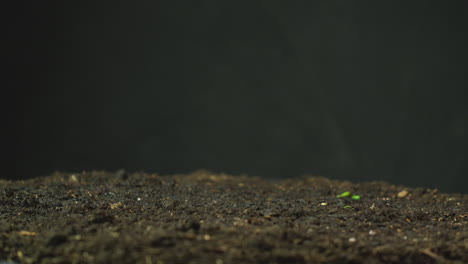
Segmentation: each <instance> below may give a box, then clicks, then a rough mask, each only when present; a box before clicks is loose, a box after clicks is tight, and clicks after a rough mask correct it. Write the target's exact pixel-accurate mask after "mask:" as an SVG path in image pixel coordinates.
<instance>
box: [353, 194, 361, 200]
mask: <svg viewBox="0 0 468 264" xmlns="http://www.w3.org/2000/svg"><path fill="white" fill-rule="evenodd" d="M351 199H353V200H359V199H361V196H360V195H353V196H351Z"/></svg>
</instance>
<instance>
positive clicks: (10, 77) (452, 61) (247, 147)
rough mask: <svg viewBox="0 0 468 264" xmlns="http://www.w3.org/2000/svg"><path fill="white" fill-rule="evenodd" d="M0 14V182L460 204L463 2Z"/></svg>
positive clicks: (192, 4) (212, 4) (52, 6)
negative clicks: (65, 180)
mask: <svg viewBox="0 0 468 264" xmlns="http://www.w3.org/2000/svg"><path fill="white" fill-rule="evenodd" d="M11 2H15V3H14V4H10V5H11V6H8V7H7V6H4V7H3V12H5V14H4V15H5V16H4V18H6V19H5V20H6V21H5V23H3V24H4V25H6V28H5V29H4V30H3V34H2V36H3V37H2V38H4V40H6V41H4V42H6V43H7V44H9V46H8V48H6V49H5V50H4V53H5V54H7V56H6V59H5V61H4V62H6V64H7V66H8V68H9V69H8V70H7V71H5V72H4V73H5V75H6V76H5V77H6V78H4V81H3V83H4V85H5V86H4V88H5V87H6V88H8V92H7V91H6V89H5V90H4V92H3V95H2V96H1V97H2V102H3V103H2V106H1V107H2V109H1V111H2V113H3V122H2V123H3V128H2V135H3V136H2V138H3V139H4V144H3V147H2V154H3V156H4V157H3V161H4V164H5V171H4V172H3V173H2V175H1V178H7V179H23V178H28V177H34V176H40V175H45V174H49V173H51V172H53V171H55V170H60V171H82V170H92V169H105V170H117V169H121V168H123V169H126V170H127V171H139V170H143V171H147V172H157V173H160V174H174V173H187V172H191V171H193V170H196V169H203V168H204V169H208V170H212V171H214V172H226V173H232V174H248V175H252V176H261V177H265V178H286V177H295V176H300V175H303V174H308V175H311V174H314V175H317V174H319V175H323V176H326V177H330V178H334V179H347V180H351V181H354V182H357V181H368V180H384V181H388V182H391V183H394V184H405V185H409V186H421V187H434V188H439V189H440V190H442V191H447V192H463V193H466V192H467V188H466V187H467V181H468V180H467V177H466V176H467V173H468V170H467V169H468V166H467V164H468V161H467V147H468V146H467V139H468V135H467V130H466V129H467V128H466V126H467V120H468V119H467V118H468V108H467V104H466V103H467V97H466V95H465V89H466V87H467V84H468V80H467V76H468V75H467V69H468V68H467V59H468V54H467V48H466V47H468V38H467V29H466V27H465V25H466V21H465V20H466V17H467V15H468V8H467V7H468V6H467V4H466V1H459V2H456V1H446V2H443V1H434V3H430V2H428V1H400V2H399V1H269V0H249V1H217V0H211V1H110V2H108V3H104V1H76V2H75V1H73V2H69V1H63V2H65V3H63V2H62V1H26V2H21V1H11ZM2 86H3V85H2Z"/></svg>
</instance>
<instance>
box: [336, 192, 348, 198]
mask: <svg viewBox="0 0 468 264" xmlns="http://www.w3.org/2000/svg"><path fill="white" fill-rule="evenodd" d="M349 195H350V193H349V192H344V193H342V194H339V195H337V196H336V197H346V196H349Z"/></svg>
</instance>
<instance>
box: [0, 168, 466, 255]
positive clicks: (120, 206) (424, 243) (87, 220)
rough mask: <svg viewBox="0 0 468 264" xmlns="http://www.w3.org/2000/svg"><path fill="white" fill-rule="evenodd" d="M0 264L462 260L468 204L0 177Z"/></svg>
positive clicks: (243, 187)
mask: <svg viewBox="0 0 468 264" xmlns="http://www.w3.org/2000/svg"><path fill="white" fill-rule="evenodd" d="M0 263H1V264H6V263H144V264H162V263H215V264H225V263H425V264H426V263H468V195H467V194H448V193H439V192H438V191H437V190H435V189H427V188H407V187H405V186H395V185H390V184H387V183H385V182H366V183H360V184H354V183H351V182H348V181H337V180H330V179H327V178H323V177H299V178H294V179H285V180H279V181H275V182H272V181H267V180H264V179H260V178H255V177H248V176H245V175H241V176H230V175H225V174H215V173H211V172H208V171H197V172H194V173H193V174H190V175H171V176H161V175H157V174H145V173H126V172H124V171H118V172H116V173H110V172H100V171H94V172H82V173H75V174H70V173H55V174H53V175H51V176H47V177H39V178H34V179H29V180H25V181H5V180H0Z"/></svg>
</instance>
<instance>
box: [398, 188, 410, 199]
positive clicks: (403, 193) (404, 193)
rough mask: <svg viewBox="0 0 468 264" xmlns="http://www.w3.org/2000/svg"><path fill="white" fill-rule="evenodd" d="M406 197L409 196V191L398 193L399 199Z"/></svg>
mask: <svg viewBox="0 0 468 264" xmlns="http://www.w3.org/2000/svg"><path fill="white" fill-rule="evenodd" d="M406 195H408V191H407V190H403V191H401V192H399V193H398V197H399V198H403V197H405V196H406Z"/></svg>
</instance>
